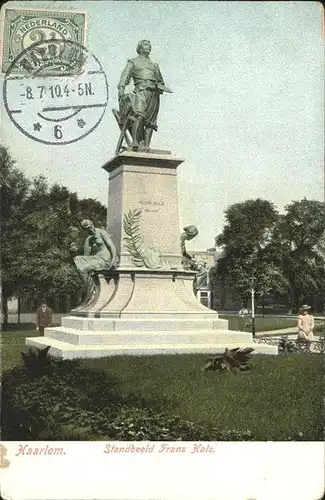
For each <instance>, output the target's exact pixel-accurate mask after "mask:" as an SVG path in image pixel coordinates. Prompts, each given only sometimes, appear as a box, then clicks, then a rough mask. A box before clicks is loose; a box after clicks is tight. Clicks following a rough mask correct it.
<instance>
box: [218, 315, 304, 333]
mask: <svg viewBox="0 0 325 500" xmlns="http://www.w3.org/2000/svg"><path fill="white" fill-rule="evenodd" d="M220 318H221V319H227V320H228V321H229V323H228V327H229V330H236V331H238V330H241V331H251V328H252V327H251V325H252V320H251V318H250V316H247V317H246V318H240V317H239V316H224V315H221V316H220ZM296 326H297V319H296V318H272V317H267V316H266V317H264V318H263V317H260V316H257V317H255V328H256V331H257V332H266V331H269V330H280V329H281V328H291V327H293V328H295V327H296Z"/></svg>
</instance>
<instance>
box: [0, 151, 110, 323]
mask: <svg viewBox="0 0 325 500" xmlns="http://www.w3.org/2000/svg"><path fill="white" fill-rule="evenodd" d="M0 161H1V165H0V167H1V178H0V180H1V193H0V194H1V267H2V290H1V293H2V297H1V298H2V305H3V315H4V322H5V321H6V316H7V310H6V309H7V300H8V298H9V297H11V296H12V295H13V294H15V293H16V292H17V291H20V292H28V293H31V294H33V295H36V296H41V295H43V296H45V297H49V296H54V295H58V294H78V293H79V289H80V282H79V277H78V274H77V272H76V270H75V268H74V266H73V262H72V259H71V255H70V250H69V248H70V243H71V242H72V241H75V242H76V243H77V245H78V244H79V245H81V244H82V242H83V238H84V235H83V234H82V231H81V226H80V223H81V221H82V220H83V219H91V220H93V221H94V222H95V224H99V225H100V226H101V227H105V226H106V208H105V207H104V206H103V205H102V204H101V203H100V202H98V201H96V200H93V199H91V198H87V199H81V200H79V199H78V196H77V194H76V193H74V192H70V191H69V189H68V188H67V187H65V186H60V185H58V184H54V185H50V184H49V182H48V181H47V179H46V178H45V177H43V176H39V177H36V178H34V179H28V178H27V177H26V176H25V175H24V173H23V172H21V171H20V170H19V169H18V168H16V165H15V161H14V160H13V159H12V157H11V156H10V154H9V152H8V150H7V149H6V148H3V147H0Z"/></svg>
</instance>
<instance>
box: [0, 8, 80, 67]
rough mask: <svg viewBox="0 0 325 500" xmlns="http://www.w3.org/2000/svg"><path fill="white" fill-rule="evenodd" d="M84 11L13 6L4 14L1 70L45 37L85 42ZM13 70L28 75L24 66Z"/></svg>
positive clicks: (46, 38)
mask: <svg viewBox="0 0 325 500" xmlns="http://www.w3.org/2000/svg"><path fill="white" fill-rule="evenodd" d="M86 23H87V18H86V13H85V12H80V11H75V10H70V11H59V10H53V9H12V8H6V9H4V13H3V46H2V72H3V73H6V72H7V71H8V68H9V66H10V65H11V63H12V62H13V61H14V60H15V59H16V58H17V56H19V55H20V54H21V53H22V51H23V50H25V49H27V48H28V47H29V46H30V45H33V44H34V43H37V42H42V41H45V40H53V39H55V40H70V41H72V42H76V43H79V44H81V45H83V46H85V45H86V33H87V31H86ZM13 71H14V72H19V74H27V75H28V70H26V69H25V68H24V67H16V68H13Z"/></svg>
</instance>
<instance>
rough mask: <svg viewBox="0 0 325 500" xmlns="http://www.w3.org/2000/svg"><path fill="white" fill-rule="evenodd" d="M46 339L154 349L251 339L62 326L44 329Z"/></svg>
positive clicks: (214, 332)
mask: <svg viewBox="0 0 325 500" xmlns="http://www.w3.org/2000/svg"><path fill="white" fill-rule="evenodd" d="M45 335H46V337H50V338H53V339H55V340H61V341H62V342H68V343H69V344H73V345H121V346H133V345H147V344H150V345H155V344H187V345H188V344H209V345H210V344H211V345H216V344H223V343H229V344H232V343H233V342H239V343H244V342H251V339H252V335H251V334H250V333H247V332H237V331H232V330H223V329H221V330H219V329H206V330H174V331H169V330H165V331H148V330H144V331H141V330H138V331H137V330H124V331H120V330H118V331H114V330H113V331H105V330H104V331H100V330H95V331H93V330H77V329H73V328H66V327H64V326H61V327H55V328H46V330H45Z"/></svg>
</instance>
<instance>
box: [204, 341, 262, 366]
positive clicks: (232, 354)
mask: <svg viewBox="0 0 325 500" xmlns="http://www.w3.org/2000/svg"><path fill="white" fill-rule="evenodd" d="M253 351H254V349H253V348H252V347H246V348H245V349H240V347H235V348H234V349H228V348H227V347H226V349H225V352H224V353H222V354H216V355H214V356H213V357H210V358H208V362H207V363H206V364H205V365H204V367H203V368H202V370H203V371H207V370H214V371H219V372H222V371H231V372H238V371H247V370H249V369H250V365H249V361H250V360H251V357H252V352H253Z"/></svg>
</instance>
